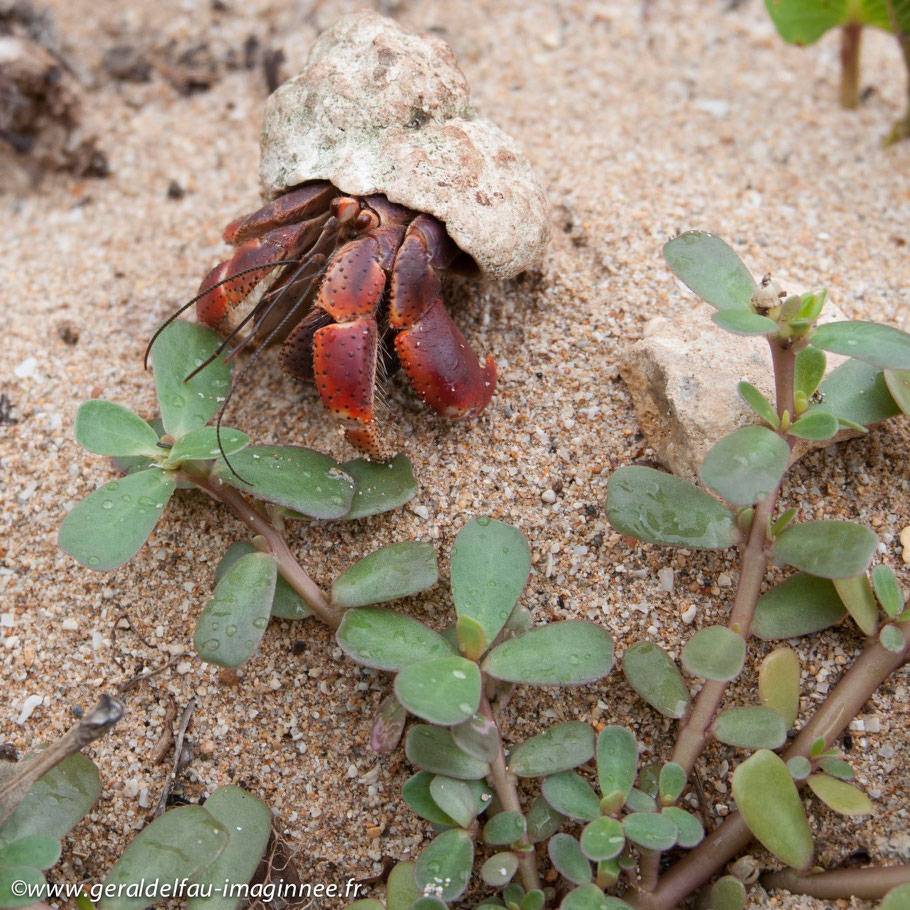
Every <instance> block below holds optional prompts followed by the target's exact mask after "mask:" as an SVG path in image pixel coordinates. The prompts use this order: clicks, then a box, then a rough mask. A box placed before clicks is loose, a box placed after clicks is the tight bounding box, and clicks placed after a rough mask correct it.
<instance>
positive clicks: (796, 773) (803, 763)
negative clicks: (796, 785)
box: [787, 755, 812, 780]
mask: <svg viewBox="0 0 910 910" xmlns="http://www.w3.org/2000/svg"><path fill="white" fill-rule="evenodd" d="M787 770H788V771H789V772H790V776H791V777H792V778H793V780H805V779H806V778H807V777H808V776H809V775H810V774H811V773H812V762H810V761H809V759H808V758H806V757H805V755H794V756H793V758H791V759H790V760H789V761H788V762H787Z"/></svg>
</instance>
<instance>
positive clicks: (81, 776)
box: [0, 752, 101, 844]
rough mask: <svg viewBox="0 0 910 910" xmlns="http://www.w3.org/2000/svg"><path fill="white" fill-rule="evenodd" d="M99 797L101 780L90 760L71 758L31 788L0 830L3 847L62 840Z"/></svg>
mask: <svg viewBox="0 0 910 910" xmlns="http://www.w3.org/2000/svg"><path fill="white" fill-rule="evenodd" d="M25 761H29V759H28V758H27V759H25ZM100 793H101V777H100V776H99V774H98V769H97V768H96V767H95V765H94V763H93V762H92V761H91V759H89V758H87V757H86V756H85V755H83V754H82V753H81V752H77V753H75V754H74V755H70V756H69V758H65V759H64V760H63V761H62V762H60V764H59V765H56V766H55V767H53V768H51V769H50V771H46V772H45V773H44V774H42V775H41V777H39V778H38V780H37V781H35V783H34V784H32V787H31V789H30V790H29V791H28V793H26V794H25V797H24V798H23V800H22V801H21V802H20V803H19V805H18V806H17V807H16V809H15V810H14V811H13V813H12V814H11V815H10V816H9V818H7V820H6V821H5V822H4V823H3V825H2V826H0V843H3V844H9V843H12V842H13V841H17V840H21V839H22V838H25V837H51V838H54V840H61V839H62V838H63V837H65V836H66V835H67V834H68V833H69V831H70V829H71V828H72V827H73V826H74V825H76V824H77V823H78V822H80V821H82V819H83V818H84V817H85V816H86V814H87V813H88V811H89V809H91V807H92V804H93V803H94V802H95V800H96V799H98V796H99V794H100Z"/></svg>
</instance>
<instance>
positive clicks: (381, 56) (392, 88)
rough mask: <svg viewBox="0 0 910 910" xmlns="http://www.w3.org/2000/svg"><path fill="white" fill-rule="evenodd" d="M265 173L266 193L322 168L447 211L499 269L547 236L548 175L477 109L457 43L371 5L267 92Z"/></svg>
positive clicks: (461, 235) (319, 173)
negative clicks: (543, 178) (540, 175)
mask: <svg viewBox="0 0 910 910" xmlns="http://www.w3.org/2000/svg"><path fill="white" fill-rule="evenodd" d="M260 179H261V181H262V186H263V191H264V193H265V194H266V195H267V197H268V198H270V199H271V198H275V197H276V196H278V195H280V194H281V193H283V192H284V191H285V190H287V189H288V188H289V187H293V186H297V185H299V184H301V183H305V182H306V181H311V180H320V179H321V180H328V181H330V182H331V183H332V184H333V185H334V186H336V187H337V188H338V189H340V190H341V191H343V192H345V193H348V194H350V195H352V196H366V195H369V194H372V193H382V194H383V195H385V196H386V197H387V198H388V199H389V200H391V201H392V202H397V203H400V204H401V205H405V206H407V207H408V208H410V209H413V210H415V211H418V212H426V213H428V214H430V215H433V216H435V217H436V218H438V219H439V220H440V221H442V222H444V223H445V226H446V231H447V233H448V235H449V236H450V237H451V238H452V240H454V241H455V243H456V244H457V245H458V246H459V248H460V249H461V250H463V251H464V252H465V253H467V254H468V255H469V256H471V257H472V259H473V260H474V262H475V263H476V264H477V265H478V267H479V268H480V270H481V272H482V273H483V274H485V275H487V276H489V277H491V278H510V277H512V276H513V275H516V274H518V273H519V272H521V271H522V270H524V269H526V268H528V266H530V265H532V264H533V263H534V262H535V261H536V260H537V259H538V258H539V257H540V255H541V254H542V252H543V250H544V248H545V247H546V245H547V243H548V242H549V239H550V217H549V206H548V203H547V196H546V192H545V190H544V188H543V185H542V184H541V183H540V181H539V180H538V179H537V177H536V175H535V174H534V172H533V170H532V169H531V165H530V164H529V162H528V160H527V159H526V158H525V157H524V155H523V154H522V153H521V150H520V149H519V148H518V146H517V144H516V143H515V142H514V140H513V139H511V138H510V137H509V136H507V135H506V134H505V133H504V132H503V131H502V130H501V129H499V127H497V126H496V125H495V124H494V123H492V122H491V121H489V120H486V119H484V118H482V117H478V116H477V115H476V113H475V112H474V110H473V108H472V107H471V103H470V92H469V90H468V84H467V81H466V79H465V77H464V74H463V73H462V72H461V70H460V69H459V68H458V65H457V63H456V62H455V56H454V54H453V53H452V50H451V49H450V48H449V47H448V45H446V44H445V43H444V42H443V41H440V40H439V39H438V38H435V37H432V36H428V35H418V34H415V33H413V32H410V31H408V30H406V29H404V28H402V27H401V26H400V25H398V24H397V23H396V22H394V21H392V20H391V19H387V18H385V17H383V16H380V15H378V14H377V13H373V12H370V11H361V12H358V13H353V14H351V15H348V16H345V17H343V18H342V19H341V20H339V22H338V23H336V25H334V26H333V27H332V28H330V29H329V30H328V31H326V32H324V33H323V34H322V35H321V36H320V37H319V39H318V40H317V41H316V43H315V44H314V46H313V49H312V51H311V52H310V56H309V60H308V62H307V66H306V69H305V70H304V71H303V72H302V73H301V74H300V75H299V76H296V77H295V78H293V79H291V80H289V81H288V82H286V83H285V84H284V85H282V86H281V87H279V88H278V89H277V90H276V91H275V92H274V93H273V94H272V96H271V97H270V98H269V101H268V103H267V106H266V114H265V124H264V126H263V130H262V158H261V164H260Z"/></svg>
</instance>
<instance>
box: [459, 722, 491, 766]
mask: <svg viewBox="0 0 910 910" xmlns="http://www.w3.org/2000/svg"><path fill="white" fill-rule="evenodd" d="M452 738H453V739H454V740H455V744H456V745H457V746H458V748H459V749H461V751H462V752H466V753H467V754H468V755H470V756H471V757H472V758H476V759H477V760H478V761H485V762H491V761H493V759H494V758H496V756H497V755H498V754H499V730H498V729H497V728H496V724H494V723H493V721H491V720H490V719H489V718H488V717H484V716H483V715H482V714H475V715H474V716H473V717H470V718H468V719H467V720H466V721H464V722H463V723H460V724H456V725H455V726H453V727H452Z"/></svg>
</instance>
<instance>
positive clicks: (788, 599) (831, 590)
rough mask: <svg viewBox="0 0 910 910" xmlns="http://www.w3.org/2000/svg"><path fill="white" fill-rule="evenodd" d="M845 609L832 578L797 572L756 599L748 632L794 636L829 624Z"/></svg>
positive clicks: (771, 637) (771, 638) (761, 635)
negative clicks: (753, 615)
mask: <svg viewBox="0 0 910 910" xmlns="http://www.w3.org/2000/svg"><path fill="white" fill-rule="evenodd" d="M846 613H847V611H846V609H845V608H844V604H843V601H841V599H840V597H839V596H838V594H837V590H836V589H835V587H834V584H833V583H832V582H830V581H828V579H826V578H816V577H815V576H814V575H807V574H806V573H804V572H798V573H797V574H796V575H792V576H790V578H788V579H787V580H786V581H783V582H781V583H780V584H779V585H777V587H775V588H772V589H771V590H770V591H768V593H767V594H763V595H762V596H761V597H760V598H759V599H758V604H757V606H756V608H755V618H754V620H753V623H752V632H753V634H754V635H756V636H758V637H759V638H762V639H765V640H766V641H775V640H777V639H781V638H798V637H799V636H801V635H810V634H811V633H813V632H820V631H821V630H822V629H827V628H828V627H829V626H833V625H834V624H835V623H836V622H838V621H839V620H841V619H842V618H843V617H844V616H845V615H846Z"/></svg>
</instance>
